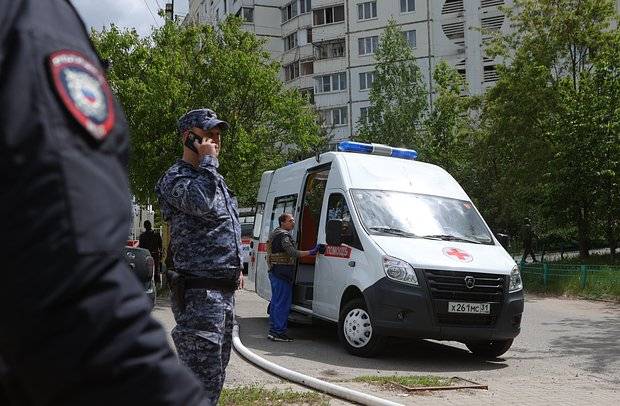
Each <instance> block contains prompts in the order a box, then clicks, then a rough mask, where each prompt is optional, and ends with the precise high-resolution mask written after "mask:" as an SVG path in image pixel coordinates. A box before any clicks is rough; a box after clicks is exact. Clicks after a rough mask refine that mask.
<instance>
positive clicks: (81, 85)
mask: <svg viewBox="0 0 620 406" xmlns="http://www.w3.org/2000/svg"><path fill="white" fill-rule="evenodd" d="M48 68H49V71H50V74H51V77H52V81H53V84H54V88H55V90H56V92H57V93H58V96H60V99H61V100H62V102H63V104H64V105H65V107H66V108H67V110H69V113H71V115H72V116H73V117H74V118H75V119H76V120H77V121H78V122H79V123H80V124H81V125H82V127H84V128H85V129H86V130H87V131H88V133H89V134H90V135H91V136H93V138H95V139H96V140H98V141H102V140H104V139H105V138H106V137H107V136H108V134H110V131H111V130H112V128H113V127H114V123H115V120H116V117H115V114H114V99H113V97H112V91H111V90H110V86H109V85H108V82H107V81H106V79H105V77H104V76H103V73H101V70H100V69H99V68H98V67H97V66H96V65H95V64H93V63H92V62H90V61H89V60H88V59H87V58H86V57H85V56H84V55H82V54H81V53H79V52H76V51H72V50H60V51H56V52H54V53H52V54H51V55H50V56H49V57H48Z"/></svg>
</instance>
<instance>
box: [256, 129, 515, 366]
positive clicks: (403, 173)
mask: <svg viewBox="0 0 620 406" xmlns="http://www.w3.org/2000/svg"><path fill="white" fill-rule="evenodd" d="M416 157H417V153H416V152H415V151H413V150H405V149H397V148H391V147H388V146H385V145H379V144H362V143H355V142H350V141H345V142H341V143H339V144H338V151H336V152H326V153H323V154H321V155H318V156H317V157H313V158H310V159H306V160H304V161H302V162H298V163H294V164H291V165H288V166H285V167H283V168H279V169H277V170H275V171H268V172H265V173H263V175H262V179H261V184H260V189H259V194H258V199H257V209H256V217H255V222H254V226H255V227H254V232H253V237H252V238H253V241H252V245H253V247H254V249H253V251H254V253H253V257H252V259H251V264H250V270H249V278H250V280H251V281H254V283H255V286H256V291H257V293H258V294H259V295H260V296H261V297H263V298H265V299H268V300H269V299H270V297H271V289H270V284H269V278H268V265H267V262H266V243H267V239H268V236H269V232H270V231H271V230H273V229H274V228H276V227H277V226H278V217H279V216H280V214H282V213H283V212H288V213H291V214H293V215H294V217H295V222H296V226H295V229H294V230H293V231H292V233H293V238H294V239H295V240H296V241H297V243H298V249H300V250H306V249H309V248H310V247H312V246H313V245H314V244H315V243H319V244H324V246H322V249H321V252H320V253H319V254H318V255H317V256H316V257H304V258H300V259H299V260H298V263H297V265H296V277H295V282H294V287H293V306H292V310H293V311H296V312H300V313H303V314H305V315H308V316H313V317H318V318H321V319H325V320H329V321H332V322H335V323H338V334H339V337H340V341H341V342H342V344H343V345H344V347H345V348H346V349H347V350H348V351H349V352H350V353H352V354H355V355H359V356H372V355H374V354H375V353H376V352H377V351H378V350H379V349H380V347H381V344H382V343H383V342H384V338H385V337H387V336H397V337H411V338H414V337H415V338H431V339H438V340H454V341H460V342H463V343H465V344H466V345H467V347H468V348H469V349H470V350H471V351H472V352H473V353H474V354H476V355H478V356H480V357H484V358H495V357H497V356H500V355H501V354H503V353H505V352H506V351H507V350H508V349H509V348H510V346H511V344H512V342H513V339H514V338H515V337H516V336H517V335H518V334H519V332H520V325H521V314H522V313H523V291H522V281H521V275H520V273H519V268H518V267H517V264H516V263H515V261H514V260H513V259H512V257H511V256H510V255H509V254H508V253H507V252H506V251H505V250H504V248H503V247H502V246H501V245H500V244H499V242H498V241H497V239H496V238H495V237H494V235H493V233H492V232H491V231H490V230H489V227H488V226H487V225H486V223H485V221H484V220H483V219H482V217H481V216H480V213H479V212H478V210H477V209H476V207H475V206H474V205H473V203H472V202H471V199H470V198H469V197H468V196H467V194H466V193H465V192H464V191H463V189H462V188H461V186H460V185H459V184H458V183H457V182H456V181H455V180H454V178H452V176H450V174H448V173H447V172H446V171H445V170H443V169H442V168H440V167H438V166H435V165H430V164H427V163H422V162H417V161H416V160H415V158H416Z"/></svg>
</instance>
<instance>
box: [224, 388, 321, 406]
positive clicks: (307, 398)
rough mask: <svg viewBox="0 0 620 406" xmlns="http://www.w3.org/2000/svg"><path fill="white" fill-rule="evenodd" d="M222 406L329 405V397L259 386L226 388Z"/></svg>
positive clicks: (314, 393)
mask: <svg viewBox="0 0 620 406" xmlns="http://www.w3.org/2000/svg"><path fill="white" fill-rule="evenodd" d="M218 404H219V405H220V406H232V405H235V406H246V405H247V406H249V405H256V406H259V405H260V406H263V405H265V406H269V405H304V406H305V405H308V406H314V405H320V406H324V405H325V406H326V405H329V397H327V396H326V395H322V394H320V393H316V392H294V391H292V390H290V389H287V390H278V389H265V388H262V387H259V386H240V387H237V388H224V390H222V395H221V396H220V401H219V403H218Z"/></svg>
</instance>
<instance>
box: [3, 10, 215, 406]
mask: <svg viewBox="0 0 620 406" xmlns="http://www.w3.org/2000/svg"><path fill="white" fill-rule="evenodd" d="M0 10H1V12H0V216H2V220H1V221H0V235H1V236H0V260H1V261H2V263H1V265H0V268H1V269H2V278H1V279H0V404H2V405H5V404H9V405H49V404H58V405H78V404H79V405H112V404H114V405H119V404H122V405H127V404H131V405H138V404H142V405H196V404H202V402H203V400H202V399H203V392H202V389H201V387H200V384H199V383H198V382H197V381H196V379H195V378H194V377H193V376H192V375H191V373H190V372H189V371H188V370H187V369H185V368H184V367H182V366H181V365H180V364H179V363H178V360H177V358H176V357H175V356H174V354H173V353H172V351H171V349H170V347H169V346H168V344H167V342H166V337H165V333H164V331H163V330H162V328H161V327H160V326H159V325H158V324H157V323H156V322H155V321H154V320H153V319H152V318H151V317H150V315H149V309H150V307H149V303H148V301H147V298H146V296H145V294H144V293H143V292H142V289H141V287H140V285H139V283H138V281H137V278H135V276H133V275H132V274H131V273H130V271H129V269H128V267H127V264H126V263H125V261H124V260H123V258H122V256H121V248H122V247H123V245H124V243H125V241H126V239H127V235H128V232H129V220H130V199H129V188H128V183H127V173H126V167H127V153H128V151H127V149H128V136H127V125H126V123H125V119H124V117H123V113H122V111H121V109H120V107H119V106H118V104H117V103H116V101H115V100H114V98H113V96H112V93H111V91H110V87H109V85H108V84H107V82H106V80H105V78H104V75H103V72H102V67H101V63H100V61H99V59H98V57H97V55H96V54H95V51H94V50H93V48H92V46H91V44H90V42H89V40H88V36H87V32H86V30H85V27H84V25H83V23H82V22H81V20H80V18H79V17H78V15H77V13H76V11H75V9H74V8H73V7H72V5H71V4H70V3H69V1H68V0H46V1H37V0H0Z"/></svg>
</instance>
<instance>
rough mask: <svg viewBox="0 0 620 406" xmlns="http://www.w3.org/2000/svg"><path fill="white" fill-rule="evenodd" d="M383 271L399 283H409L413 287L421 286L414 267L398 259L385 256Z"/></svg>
mask: <svg viewBox="0 0 620 406" xmlns="http://www.w3.org/2000/svg"><path fill="white" fill-rule="evenodd" d="M383 270H384V271H385V274H386V275H387V277H388V278H390V279H393V280H395V281H398V282H404V283H409V284H411V285H416V286H417V285H419V284H418V277H417V276H416V274H415V271H414V270H413V267H412V266H411V265H409V264H408V263H407V262H405V261H402V260H400V259H398V258H392V257H388V256H384V257H383Z"/></svg>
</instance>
